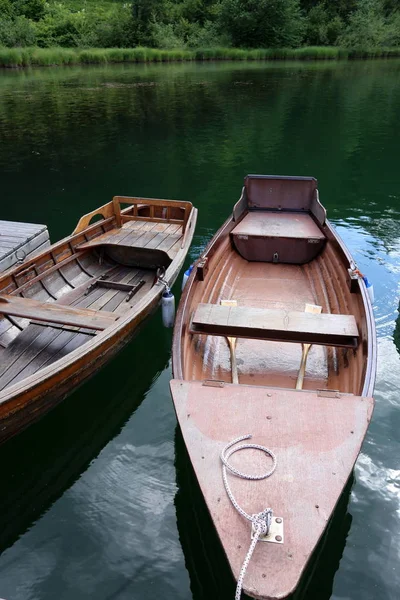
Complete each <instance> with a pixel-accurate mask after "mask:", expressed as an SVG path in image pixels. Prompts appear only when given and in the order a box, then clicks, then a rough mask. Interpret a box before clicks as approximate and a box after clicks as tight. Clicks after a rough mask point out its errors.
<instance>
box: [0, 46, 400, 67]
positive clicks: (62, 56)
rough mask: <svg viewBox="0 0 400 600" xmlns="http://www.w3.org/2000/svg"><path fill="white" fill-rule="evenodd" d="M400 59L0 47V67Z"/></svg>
mask: <svg viewBox="0 0 400 600" xmlns="http://www.w3.org/2000/svg"><path fill="white" fill-rule="evenodd" d="M374 58H400V47H398V48H377V49H372V50H371V49H370V50H362V49H357V50H348V49H345V48H339V47H332V46H311V47H304V48H261V49H255V50H243V49H239V48H205V49H197V50H179V49H176V50H161V49H157V48H142V47H136V48H91V49H78V48H77V49H75V48H59V47H54V48H38V47H31V48H5V47H3V48H0V68H4V69H7V68H8V69H18V68H26V67H46V66H47V67H58V66H72V65H98V64H103V65H105V64H118V63H171V62H204V61H221V60H231V61H276V60H301V61H306V60H314V61H319V60H342V61H343V60H354V59H374Z"/></svg>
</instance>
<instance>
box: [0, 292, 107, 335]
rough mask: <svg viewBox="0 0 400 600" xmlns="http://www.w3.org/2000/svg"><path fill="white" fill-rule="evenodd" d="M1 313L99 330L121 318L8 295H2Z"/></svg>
mask: <svg viewBox="0 0 400 600" xmlns="http://www.w3.org/2000/svg"><path fill="white" fill-rule="evenodd" d="M0 314H3V315H10V316H13V317H22V318H24V319H31V320H35V321H44V322H45V323H57V324H61V325H69V326H72V327H83V328H85V329H95V330H97V331H103V330H104V329H106V328H107V327H109V326H110V325H113V323H115V321H116V320H117V319H118V318H119V315H116V314H114V313H111V312H106V311H101V310H91V309H89V308H74V307H72V306H65V305H63V304H58V303H55V302H38V301H37V300H31V299H30V298H21V297H19V296H8V295H2V296H0Z"/></svg>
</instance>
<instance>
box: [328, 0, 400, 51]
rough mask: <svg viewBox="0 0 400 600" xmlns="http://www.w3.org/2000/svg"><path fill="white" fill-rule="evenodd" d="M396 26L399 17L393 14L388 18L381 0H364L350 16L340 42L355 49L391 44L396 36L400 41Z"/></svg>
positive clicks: (368, 48) (367, 48) (369, 48)
mask: <svg viewBox="0 0 400 600" xmlns="http://www.w3.org/2000/svg"><path fill="white" fill-rule="evenodd" d="M396 26H398V17H397V16H396V14H393V15H391V17H390V18H389V20H388V19H387V18H386V17H385V15H384V12H383V4H382V1H381V0H363V1H362V2H360V3H359V5H358V8H357V10H356V11H354V12H353V13H352V15H351V16H350V18H349V23H348V25H347V27H346V28H345V30H344V32H343V34H342V35H340V36H339V40H338V42H339V44H340V45H342V46H344V47H346V48H352V49H354V50H360V49H363V50H371V49H373V48H379V47H382V46H390V45H391V44H393V43H394V41H395V40H396V37H397V43H399V34H398V32H396V31H395V28H396Z"/></svg>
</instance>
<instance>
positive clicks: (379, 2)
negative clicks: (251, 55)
mask: <svg viewBox="0 0 400 600" xmlns="http://www.w3.org/2000/svg"><path fill="white" fill-rule="evenodd" d="M0 46H3V47H8V48H16V47H26V46H38V47H39V48H50V47H54V46H58V47H66V48H132V47H136V46H146V47H149V48H164V49H172V48H181V49H191V48H210V47H225V48H230V47H232V48H299V47H302V46H338V47H342V48H351V49H357V48H362V49H367V50H368V49H371V48H395V47H399V46H400V2H399V0H335V1H332V0H133V1H132V2H129V3H125V2H121V1H117V0H114V1H113V0H109V1H107V0H99V1H94V0H63V1H59V2H54V1H53V0H50V1H48V2H46V0H0Z"/></svg>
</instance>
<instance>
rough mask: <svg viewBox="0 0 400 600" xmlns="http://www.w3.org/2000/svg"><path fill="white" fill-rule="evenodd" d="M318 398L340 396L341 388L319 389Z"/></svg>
mask: <svg viewBox="0 0 400 600" xmlns="http://www.w3.org/2000/svg"><path fill="white" fill-rule="evenodd" d="M317 396H318V398H340V392H339V390H317Z"/></svg>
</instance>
